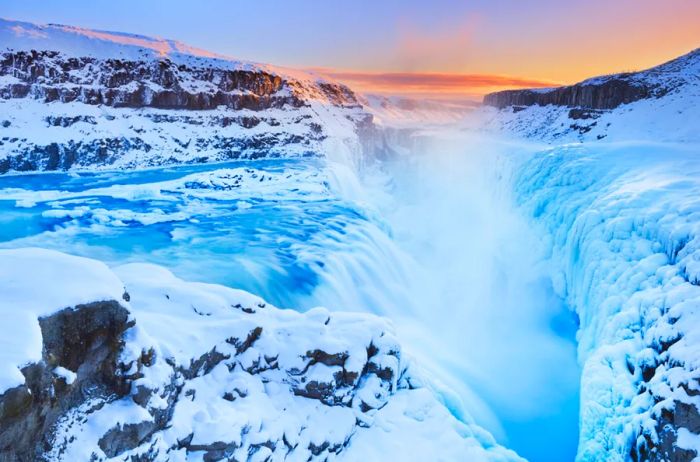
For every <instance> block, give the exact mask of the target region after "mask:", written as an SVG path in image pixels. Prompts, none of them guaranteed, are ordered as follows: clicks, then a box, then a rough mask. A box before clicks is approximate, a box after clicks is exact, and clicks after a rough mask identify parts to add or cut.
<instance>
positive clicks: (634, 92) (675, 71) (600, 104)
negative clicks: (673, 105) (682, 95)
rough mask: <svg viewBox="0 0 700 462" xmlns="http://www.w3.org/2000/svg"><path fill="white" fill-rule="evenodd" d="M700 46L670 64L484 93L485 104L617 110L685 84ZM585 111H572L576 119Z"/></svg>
mask: <svg viewBox="0 0 700 462" xmlns="http://www.w3.org/2000/svg"><path fill="white" fill-rule="evenodd" d="M698 60H700V49H697V50H695V51H692V52H690V53H688V54H687V55H684V56H681V57H679V58H676V59H674V60H672V61H669V62H667V63H664V64H661V65H660V66H656V67H654V68H651V69H647V70H645V71H640V72H626V73H621V74H613V75H609V76H602V77H597V78H594V79H590V80H584V81H583V82H580V83H577V84H575V85H568V86H564V87H558V88H549V89H536V90H505V91H499V92H496V93H490V94H488V95H486V96H484V104H485V105H487V106H495V107H497V108H505V107H509V106H512V107H513V109H514V110H516V108H521V107H526V106H547V105H550V104H553V105H555V106H568V107H574V108H583V109H594V110H606V109H614V108H616V107H618V106H620V105H622V104H628V103H632V102H635V101H639V100H641V99H647V98H660V97H662V96H664V95H666V94H668V93H670V92H672V91H674V90H675V89H676V88H678V87H680V86H682V85H683V84H685V83H686V82H687V81H688V79H692V78H696V76H692V75H691V76H688V75H686V74H684V73H683V71H684V67H687V66H688V65H691V66H692V65H696V64H697V62H698ZM583 114H584V113H577V112H573V113H571V112H570V113H569V116H570V117H571V118H573V119H576V118H588V117H576V116H578V115H583Z"/></svg>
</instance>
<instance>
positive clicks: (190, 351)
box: [0, 249, 522, 461]
mask: <svg viewBox="0 0 700 462" xmlns="http://www.w3.org/2000/svg"><path fill="white" fill-rule="evenodd" d="M0 263H1V264H2V265H3V270H2V272H0V274H2V275H3V279H2V284H3V287H2V291H3V294H5V295H8V296H9V297H10V298H9V300H10V301H13V302H16V301H18V300H22V301H23V303H25V306H26V307H27V310H26V311H23V312H25V313H27V314H28V315H31V317H33V319H34V321H36V316H39V315H49V314H51V313H52V312H55V311H56V310H58V309H61V308H63V307H65V306H74V304H79V303H86V302H89V301H97V300H103V299H118V300H121V298H120V297H121V294H122V293H123V291H124V290H125V289H124V288H126V291H127V292H128V293H129V294H130V303H129V304H126V303H125V302H123V301H121V303H122V304H124V305H125V306H127V307H128V308H129V310H130V312H131V315H132V317H133V319H134V321H135V326H134V327H132V328H131V329H129V330H128V331H127V333H126V334H125V335H126V336H125V341H126V342H125V346H124V349H123V352H122V356H121V359H120V361H121V362H123V363H124V364H130V363H131V361H133V360H134V359H136V358H138V357H139V356H140V355H141V354H142V352H143V351H153V355H154V358H155V359H154V361H153V362H152V364H151V365H150V366H148V367H144V368H143V369H142V373H143V374H142V376H141V378H137V379H136V380H135V381H134V383H133V384H132V390H134V391H136V390H137V389H138V388H139V387H146V388H147V389H149V390H152V392H151V394H150V400H149V401H148V402H147V403H145V404H144V405H143V406H140V405H138V404H137V403H136V402H135V401H133V400H132V399H131V398H130V397H125V398H121V399H117V400H106V401H105V400H102V401H99V400H98V401H95V400H94V399H93V400H88V401H86V402H85V403H83V404H82V405H81V406H79V407H78V408H76V409H73V410H72V411H70V412H68V413H67V414H66V415H64V416H63V417H62V419H61V420H60V421H59V423H58V425H57V429H56V439H55V441H54V443H53V445H52V449H51V451H50V452H49V454H48V457H49V459H48V460H54V461H59V460H87V459H90V458H91V457H93V456H92V455H93V454H95V455H96V457H97V460H106V459H107V458H108V457H107V455H106V454H105V453H104V452H103V450H102V448H101V446H100V445H98V441H99V440H100V438H101V437H102V435H105V434H106V433H107V432H108V431H109V430H110V429H112V428H125V426H128V425H136V424H142V423H148V422H153V414H152V413H153V412H156V410H158V409H165V408H166V407H167V406H168V400H169V399H170V398H168V393H171V392H172V391H168V390H173V389H172V388H171V384H172V383H176V384H177V385H178V388H177V390H178V393H179V394H178V395H177V399H176V401H175V402H174V404H173V406H174V407H173V414H172V419H171V420H170V425H168V426H167V427H165V428H164V429H162V430H159V431H157V432H156V433H154V434H153V436H152V437H150V438H148V439H147V441H144V442H143V443H142V444H140V445H139V446H138V447H136V448H133V449H130V450H128V451H127V452H125V453H122V454H121V455H120V458H123V457H129V456H137V455H138V454H143V453H144V452H146V451H151V450H153V449H156V450H157V451H158V454H159V455H158V456H157V457H156V460H200V459H199V458H200V457H202V456H203V455H204V454H205V452H206V451H207V448H208V447H214V446H216V445H218V444H222V443H220V442H226V444H227V445H230V446H229V447H231V453H230V454H231V455H232V456H233V457H236V458H239V459H240V458H242V459H247V457H248V456H253V455H254V457H260V458H262V459H265V458H266V457H268V456H269V457H271V459H272V460H282V459H284V460H309V457H312V448H314V447H316V448H325V447H330V448H335V449H333V450H332V451H331V452H330V453H324V454H327V456H328V458H329V459H336V460H359V459H361V458H362V459H365V460H383V459H384V458H385V456H386V454H388V453H396V454H401V455H403V456H405V457H410V456H411V455H414V456H415V455H420V456H421V457H425V458H429V459H431V460H455V459H456V458H459V457H462V456H464V455H469V457H470V460H475V461H520V460H522V459H520V458H518V457H517V456H516V455H515V454H514V453H513V452H511V451H508V450H506V449H504V448H502V447H501V446H498V445H497V444H495V442H494V440H493V439H492V438H491V437H490V436H489V435H488V434H486V433H485V432H484V431H483V430H481V429H480V428H479V427H477V426H475V425H473V424H470V425H467V424H464V423H462V422H459V421H458V420H456V419H455V418H454V417H453V416H452V415H451V414H450V413H449V412H448V410H447V409H446V408H445V407H444V406H443V405H442V404H441V403H440V402H439V401H438V400H437V399H436V398H435V395H434V394H433V393H432V392H431V391H430V390H429V389H426V388H423V387H421V386H419V385H418V384H419V383H421V379H420V378H419V377H418V376H416V375H415V374H417V371H414V369H413V366H412V362H411V360H410V359H409V358H408V357H406V356H404V355H403V354H402V352H401V347H400V345H399V344H398V343H397V339H396V337H395V335H394V334H393V328H392V327H391V325H390V323H388V321H387V320H385V319H381V318H377V317H374V316H372V315H368V314H362V313H345V312H334V313H331V312H329V311H328V310H326V309H324V308H316V309H313V310H310V311H308V312H306V313H299V312H296V311H291V310H279V309H277V308H275V307H273V306H271V305H268V304H266V303H265V302H264V301H263V300H262V299H260V298H259V297H256V296H254V295H251V294H249V293H247V292H244V291H240V290H236V289H231V288H227V287H223V286H218V285H212V284H203V283H193V282H186V281H183V280H181V279H179V278H177V277H176V276H174V275H173V274H172V273H171V272H169V271H168V270H166V269H165V268H162V267H158V266H155V265H150V264H128V265H123V266H120V267H117V268H114V269H113V270H110V269H108V268H107V267H106V266H105V265H103V264H102V263H99V262H96V261H94V260H89V259H85V258H78V257H71V256H67V255H64V254H60V253H57V252H53V251H47V250H39V249H20V250H11V251H2V253H0ZM8 266H14V267H18V268H32V269H33V271H31V272H27V271H24V272H22V271H20V272H19V273H14V275H13V276H12V278H9V279H8V277H7V276H6V275H8V273H7V267H8ZM37 285H38V286H40V287H41V288H42V291H41V294H40V295H36V296H30V294H29V293H28V292H27V290H28V288H29V287H36V286H37ZM116 297H119V298H116ZM71 304H73V305H71ZM32 306H34V307H41V310H39V309H38V308H35V309H34V310H31V309H30V308H31V307H32ZM0 308H1V309H2V313H3V314H7V313H9V312H11V311H13V310H12V308H13V307H11V306H9V305H8V304H7V303H5V301H3V305H0ZM14 308H15V311H16V307H14ZM15 321H16V320H15V319H12V320H10V322H6V323H3V325H4V326H11V327H12V328H13V330H14V331H16V332H14V333H16V334H20V335H21V336H14V337H12V338H11V340H12V344H13V345H14V346H27V345H28V344H33V343H35V342H36V341H38V342H39V348H40V347H41V337H40V335H39V337H36V336H34V337H32V336H27V335H26V332H18V331H17V327H18V326H19V327H21V324H18V323H17V322H15ZM7 330H9V329H7ZM254 331H257V332H258V334H257V335H258V337H257V338H256V339H255V340H253V341H252V342H251V343H250V344H248V345H247V346H242V345H243V343H241V341H242V340H243V339H246V338H250V335H251V332H254ZM14 333H13V335H14ZM8 334H9V333H8V332H3V340H7V339H8ZM369 345H372V348H373V350H374V351H373V352H372V353H371V354H372V356H371V357H370V356H369V353H368V352H369V351H370V350H369V349H368V346H369ZM3 346H4V345H3ZM39 351H40V350H39ZM312 351H323V352H325V353H327V354H328V355H336V354H337V355H342V356H343V357H344V358H345V359H344V360H343V362H342V364H334V363H332V362H328V363H325V364H324V363H322V362H316V363H314V362H313V361H312V362H309V355H310V354H311V353H309V352H312ZM213 352H217V354H220V355H221V356H220V359H218V360H215V361H217V362H214V363H213V364H212V366H213V367H210V368H207V367H199V368H197V367H195V366H193V364H195V363H194V361H195V360H197V359H198V358H200V357H204V356H206V355H209V354H213ZM3 355H5V356H3V358H2V360H3V363H5V362H7V361H8V360H9V361H13V362H14V363H17V362H18V359H13V358H8V357H7V352H6V351H3ZM37 360H39V357H38V356H28V357H26V358H22V361H37ZM368 361H372V362H373V363H374V364H376V365H377V367H379V368H380V369H381V370H390V371H391V377H392V378H391V379H389V380H388V381H387V380H385V379H382V380H380V379H379V376H378V375H374V374H373V373H371V372H366V371H365V368H366V367H368V366H366V364H367V363H368ZM176 371H180V372H176ZM188 371H189V372H188ZM341 371H342V372H344V373H346V374H350V373H357V376H355V377H356V378H353V379H351V380H352V381H353V383H351V384H350V385H349V386H343V385H340V386H339V387H338V388H337V389H335V390H334V391H333V394H332V395H331V397H330V398H323V399H316V398H313V397H306V396H302V395H301V394H300V393H298V392H297V391H295V390H299V389H303V388H304V387H305V386H306V384H308V383H312V382H313V381H319V382H321V383H325V382H330V383H333V382H334V380H335V377H336V376H337V374H338V373H339V372H341ZM54 374H56V375H57V376H59V377H62V378H63V379H64V380H65V381H66V384H67V385H69V386H70V385H71V384H72V383H73V382H74V380H75V373H73V372H72V371H69V370H67V369H65V368H62V367H58V368H56V369H54ZM12 375H13V374H8V373H7V372H5V373H4V374H3V377H2V380H3V382H2V383H3V384H7V383H11V380H12V379H13V376H12ZM409 383H410V384H411V385H410V386H409ZM361 402H365V403H367V405H368V406H369V407H368V409H363V408H362V407H361V406H360V403H361ZM359 422H361V423H362V425H360V426H358V423H359ZM188 438H190V443H189V445H188V447H190V451H189V452H186V451H185V450H184V449H178V448H179V447H181V446H180V443H178V442H181V441H185V440H186V439H188ZM282 441H284V442H285V443H284V444H283V443H282ZM268 442H270V443H271V444H268ZM212 445H213V446H212ZM197 448H202V449H201V451H200V450H197ZM313 450H315V449H313Z"/></svg>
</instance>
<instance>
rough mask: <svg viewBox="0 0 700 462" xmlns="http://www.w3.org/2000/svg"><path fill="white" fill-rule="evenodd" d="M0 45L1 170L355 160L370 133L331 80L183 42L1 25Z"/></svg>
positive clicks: (365, 119)
mask: <svg viewBox="0 0 700 462" xmlns="http://www.w3.org/2000/svg"><path fill="white" fill-rule="evenodd" d="M167 43H168V46H174V45H171V42H170V41H168V42H167ZM0 44H2V46H1V47H0V114H2V116H0V173H5V172H8V171H34V170H66V169H70V168H87V167H92V168H99V167H117V168H131V167H138V166H153V165H162V164H174V163H197V162H209V161H224V160H230V159H238V158H260V157H294V156H309V155H315V156H323V155H326V154H327V153H328V151H329V150H330V149H329V148H328V147H327V145H328V144H331V145H333V146H336V150H338V148H337V147H338V146H340V147H341V149H345V150H346V151H348V152H351V153H353V154H354V155H359V153H360V152H361V150H362V144H361V142H360V140H359V135H358V132H360V131H362V130H366V126H367V125H368V124H369V125H371V124H372V122H371V120H372V116H371V115H369V114H368V113H366V112H364V111H363V109H362V106H361V105H360V103H359V102H358V100H357V99H356V97H355V95H354V94H353V92H352V91H351V90H349V89H348V88H347V87H344V86H342V85H340V84H338V83H335V82H332V81H326V80H323V79H321V78H318V77H316V76H313V75H310V74H306V73H303V72H297V71H287V70H282V69H278V68H275V67H272V66H266V65H258V64H252V63H242V62H238V61H233V60H231V59H229V58H224V57H217V56H211V55H210V54H207V53H204V52H198V51H197V50H194V51H193V50H192V49H191V48H184V50H183V47H185V46H184V45H182V44H179V45H178V46H177V47H175V49H174V50H170V49H168V51H165V50H164V49H163V48H162V47H161V45H162V44H160V42H158V41H157V40H156V39H150V38H148V37H139V36H127V35H125V34H114V33H103V32H98V31H90V30H84V29H75V28H69V27H66V26H37V25H34V24H28V23H19V22H16V21H7V20H0ZM154 44H155V45H154ZM159 44H160V45H159ZM154 47H155V48H154Z"/></svg>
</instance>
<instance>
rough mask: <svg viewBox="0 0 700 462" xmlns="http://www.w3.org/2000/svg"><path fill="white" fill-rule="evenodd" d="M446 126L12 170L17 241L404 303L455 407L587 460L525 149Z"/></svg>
mask: <svg viewBox="0 0 700 462" xmlns="http://www.w3.org/2000/svg"><path fill="white" fill-rule="evenodd" d="M439 138H440V139H441V140H442V141H440V142H438V141H437V139H438V138H437V137H433V138H424V139H423V142H422V143H420V144H419V145H418V147H417V148H416V149H415V150H414V151H415V152H413V153H411V154H409V153H406V154H405V155H402V156H401V157H400V158H395V159H392V160H386V161H382V162H376V163H371V162H367V163H363V162H356V161H354V160H353V161H343V159H345V158H348V156H343V157H342V158H340V159H338V158H335V161H330V160H312V159H306V160H299V161H281V160H271V161H261V162H238V163H236V162H234V163H230V164H225V165H206V166H189V167H177V168H162V169H154V170H146V171H137V172H111V173H103V174H77V175H66V174H47V175H33V176H23V177H21V178H20V177H4V178H1V179H0V208H1V209H2V211H3V213H2V216H3V219H4V221H5V226H4V227H3V230H2V232H1V233H0V242H2V244H1V245H2V246H3V247H23V246H28V245H36V246H41V247H52V248H56V249H59V250H62V251H64V252H70V253H74V254H81V255H86V256H90V257H94V258H100V259H102V260H105V261H107V262H109V263H112V264H120V263H124V262H127V261H150V262H153V263H158V264H162V265H165V266H168V267H169V268H171V269H172V270H173V271H174V272H175V273H176V274H178V275H179V276H181V277H183V278H185V279H193V280H200V281H207V282H218V283H223V284H227V285H230V286H234V287H239V288H242V289H246V290H249V291H251V292H254V293H257V294H259V295H261V296H263V297H264V298H266V299H268V300H269V301H270V302H272V303H274V304H276V305H278V306H282V307H294V308H296V309H301V310H305V309H309V308H311V307H314V306H317V305H323V306H326V307H328V308H330V309H334V310H351V311H369V312H373V313H376V314H380V315H384V316H387V317H388V318H390V319H392V320H393V322H394V324H395V326H396V328H397V331H398V334H399V337H400V338H401V340H402V343H403V345H405V349H406V351H408V352H409V353H410V354H411V355H412V356H414V357H415V358H417V360H418V364H419V365H420V366H421V367H422V368H423V369H424V370H425V371H426V374H425V375H426V377H429V378H430V380H429V381H430V385H431V386H432V387H433V388H434V389H436V391H437V392H438V393H439V394H440V396H441V397H442V398H443V400H444V401H445V403H446V404H447V405H448V407H449V408H450V409H451V410H452V412H453V413H454V414H455V415H456V416H458V417H460V418H462V419H464V420H465V421H469V420H470V419H472V418H473V419H474V420H475V421H476V422H477V423H478V424H479V425H482V426H484V427H486V428H487V429H488V430H490V431H491V432H492V433H494V434H495V435H496V436H497V438H498V439H499V440H500V441H501V442H503V443H505V444H508V445H509V446H510V447H512V448H513V449H515V450H516V451H518V452H519V453H521V454H522V455H523V456H525V457H527V458H530V459H531V460H533V461H549V460H552V461H561V460H571V459H573V456H574V453H575V449H576V438H577V428H576V425H577V385H578V369H577V367H576V360H575V351H574V350H575V347H574V343H573V340H572V337H573V332H574V331H575V325H574V323H573V321H571V320H570V318H569V317H568V316H567V311H566V309H565V307H564V306H563V304H562V302H561V301H560V300H558V299H557V297H555V296H554V294H553V291H552V290H551V287H550V284H549V282H548V281H549V278H548V273H547V269H548V268H547V267H546V264H545V261H546V259H545V257H546V255H545V252H544V249H545V248H546V246H544V245H543V243H541V242H539V241H538V239H537V238H536V236H534V235H533V233H532V232H531V231H530V229H529V228H528V226H527V223H526V222H525V221H524V220H523V219H522V218H521V217H520V215H519V213H518V211H517V209H516V208H515V207H514V206H513V204H512V203H511V185H510V181H509V172H510V169H511V166H512V164H513V161H514V159H516V158H515V157H513V156H512V155H511V154H510V153H511V152H513V151H518V152H520V151H524V150H526V149H525V148H524V147H517V149H513V148H512V147H510V146H505V145H499V144H497V143H494V142H492V141H488V140H478V139H471V138H467V137H465V136H464V135H450V134H448V133H440V136H439ZM404 151H405V150H404ZM349 157H350V158H351V157H352V156H349ZM346 160H347V159H346ZM351 160H352V158H351ZM358 166H360V167H361V168H360V167H358Z"/></svg>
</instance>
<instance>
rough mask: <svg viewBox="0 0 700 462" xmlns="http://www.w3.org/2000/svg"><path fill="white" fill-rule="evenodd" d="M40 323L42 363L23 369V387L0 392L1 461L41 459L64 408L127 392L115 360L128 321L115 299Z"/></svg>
mask: <svg viewBox="0 0 700 462" xmlns="http://www.w3.org/2000/svg"><path fill="white" fill-rule="evenodd" d="M39 324H40V326H41V335H42V337H43V354H42V356H43V357H42V360H41V362H38V363H33V364H29V365H27V366H25V367H24V368H23V369H22V374H23V375H24V377H25V384H24V385H20V386H18V387H15V388H11V389H9V390H6V391H5V392H4V393H2V394H1V395H0V460H3V461H7V462H15V461H16V462H24V461H26V462H29V461H34V460H40V458H41V455H42V454H44V453H46V452H48V451H49V450H50V449H51V447H52V438H53V436H54V433H55V428H56V425H57V424H58V422H59V420H60V419H61V418H62V417H63V416H64V415H65V414H66V413H67V412H69V411H70V410H72V409H74V408H76V407H78V406H80V405H82V404H84V403H87V402H90V401H94V402H96V403H102V404H103V403H104V402H108V401H112V400H114V399H117V398H118V397H121V396H125V395H127V394H128V392H129V384H128V381H127V380H126V377H125V376H123V375H122V374H121V373H120V371H119V369H118V367H117V358H118V356H119V353H120V351H121V349H122V346H123V338H122V336H123V334H124V332H125V331H126V329H128V328H129V327H130V325H131V324H130V322H129V312H128V311H127V310H126V309H125V308H124V307H123V306H121V305H120V304H119V302H117V301H109V302H95V303H90V304H86V305H78V306H76V307H72V308H66V309H63V310H61V311H58V312H56V313H55V314H52V315H50V316H47V317H44V318H41V319H39ZM95 405H96V406H98V405H100V404H95Z"/></svg>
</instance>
